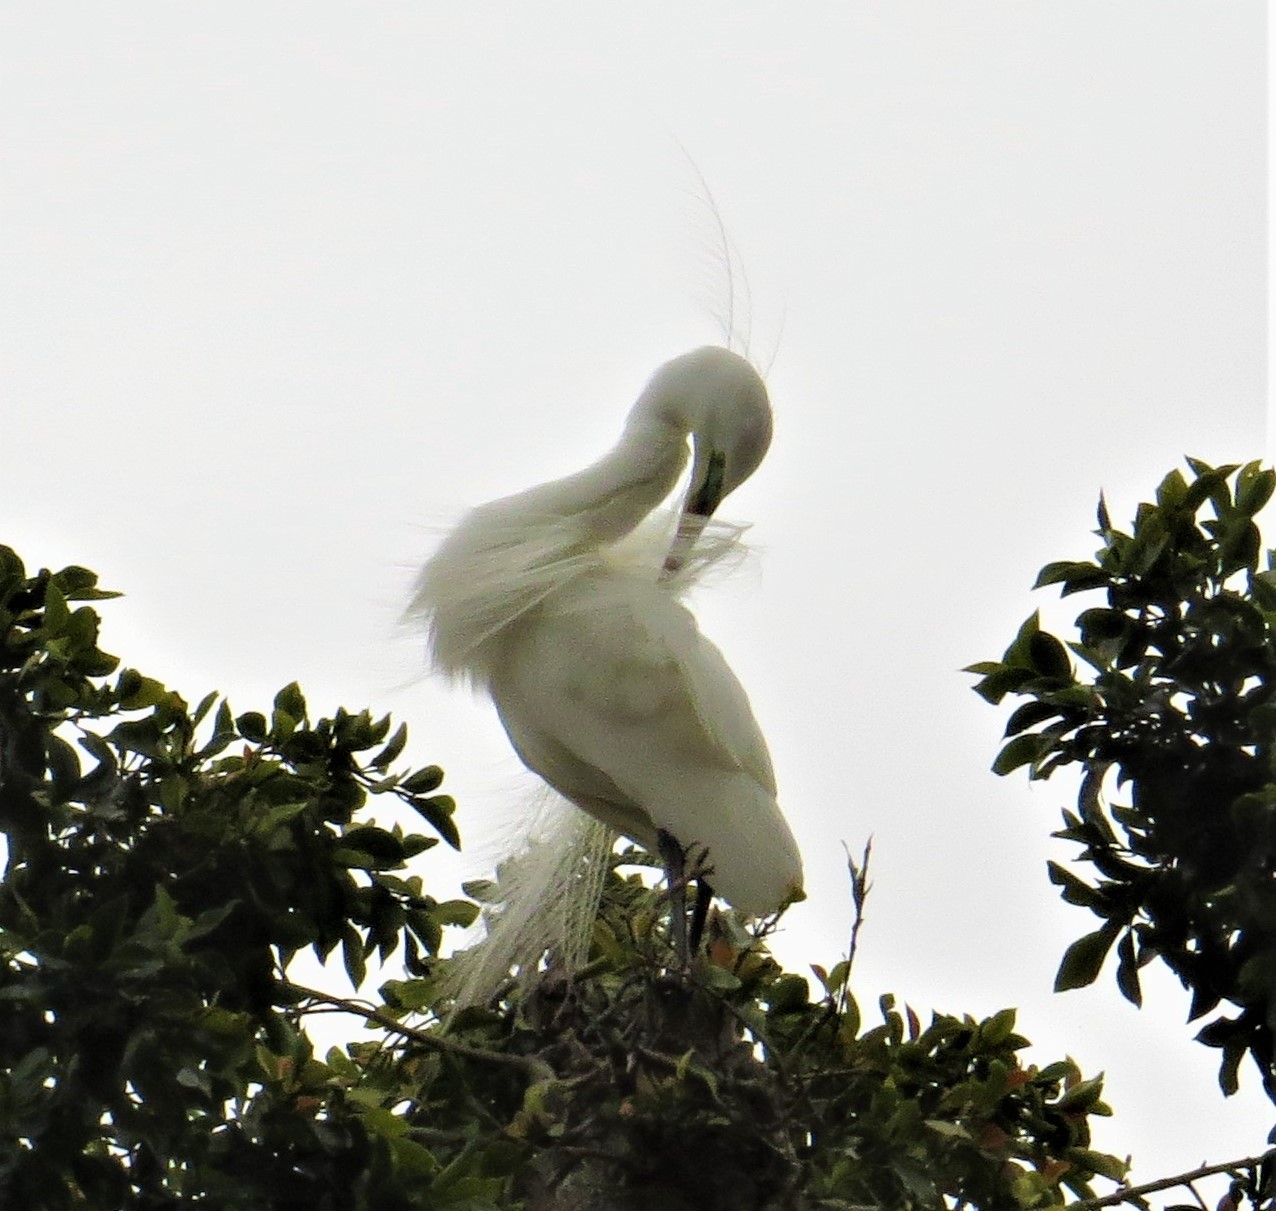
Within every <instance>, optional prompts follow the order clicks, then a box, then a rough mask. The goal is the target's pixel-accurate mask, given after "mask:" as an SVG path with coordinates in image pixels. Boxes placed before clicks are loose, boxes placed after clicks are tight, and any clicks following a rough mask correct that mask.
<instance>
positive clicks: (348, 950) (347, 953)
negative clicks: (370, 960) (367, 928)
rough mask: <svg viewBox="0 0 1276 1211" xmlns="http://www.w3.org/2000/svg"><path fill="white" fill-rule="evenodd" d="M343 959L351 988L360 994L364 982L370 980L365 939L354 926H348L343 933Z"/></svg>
mask: <svg viewBox="0 0 1276 1211" xmlns="http://www.w3.org/2000/svg"><path fill="white" fill-rule="evenodd" d="M341 958H342V961H343V962H344V963H345V968H346V975H347V976H349V977H350V984H351V987H353V988H354V990H355V991H356V992H358V991H359V989H360V987H361V986H362V985H363V981H364V980H366V979H367V978H368V964H367V955H366V953H365V952H364V948H363V939H362V938H361V937H360V936H359V933H358V931H357V930H356V929H355V928H354V926H353V925H347V926H346V927H345V928H344V929H343V930H342V932H341Z"/></svg>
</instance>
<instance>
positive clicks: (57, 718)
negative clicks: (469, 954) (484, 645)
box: [0, 548, 472, 1208]
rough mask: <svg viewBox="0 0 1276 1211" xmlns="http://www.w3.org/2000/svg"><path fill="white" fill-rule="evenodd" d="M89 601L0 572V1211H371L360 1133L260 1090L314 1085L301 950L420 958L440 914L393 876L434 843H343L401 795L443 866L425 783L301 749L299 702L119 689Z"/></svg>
mask: <svg viewBox="0 0 1276 1211" xmlns="http://www.w3.org/2000/svg"><path fill="white" fill-rule="evenodd" d="M95 585H96V578H95V577H94V576H93V575H92V574H91V573H89V572H86V571H85V570H83V569H81V568H68V569H65V570H64V571H62V572H59V573H57V574H56V575H50V574H49V573H48V572H41V573H40V574H39V575H38V576H36V577H34V578H30V579H28V578H27V577H26V575H25V572H24V569H23V567H22V565H21V563H20V562H19V560H18V558H17V557H16V555H14V554H13V552H12V551H10V550H8V549H7V548H0V828H3V830H4V833H5V835H6V838H7V845H8V864H7V868H6V870H5V875H4V881H3V884H0V964H2V966H0V1205H4V1206H15V1207H18V1206H21V1207H32V1208H35V1207H40V1208H46V1207H47V1208H58V1207H73V1206H91V1207H113V1208H114V1207H126V1206H138V1207H142V1206H147V1207H149V1206H162V1205H165V1202H164V1198H166V1197H173V1198H181V1199H191V1198H194V1197H195V1196H196V1195H197V1194H206V1195H208V1196H210V1197H213V1196H216V1198H217V1200H218V1201H219V1202H220V1201H221V1197H222V1196H221V1194H220V1193H219V1192H224V1191H233V1192H234V1197H233V1198H230V1197H227V1198H226V1199H225V1202H224V1203H223V1205H232V1204H233V1205H235V1206H237V1207H245V1208H249V1207H255V1206H262V1207H266V1206H269V1207H272V1208H274V1207H280V1206H293V1205H296V1206H301V1205H306V1206H309V1207H327V1206H331V1207H334V1208H337V1207H341V1208H345V1207H358V1206H365V1205H377V1206H381V1205H383V1204H381V1203H379V1202H377V1200H376V1199H375V1198H374V1197H373V1191H374V1189H375V1187H376V1185H377V1182H378V1180H380V1179H379V1178H378V1176H377V1175H378V1173H379V1172H380V1170H381V1169H385V1170H386V1171H387V1172H388V1165H389V1162H388V1159H386V1158H385V1156H384V1155H383V1154H382V1153H378V1152H377V1150H376V1149H375V1148H373V1147H372V1146H371V1144H370V1142H369V1138H368V1135H367V1132H366V1131H365V1130H364V1128H363V1126H362V1125H361V1123H360V1122H359V1120H358V1119H357V1118H355V1119H351V1120H350V1121H346V1119H347V1118H348V1117H349V1116H334V1117H332V1118H330V1119H329V1120H328V1121H326V1122H319V1121H317V1120H314V1119H313V1118H306V1117H297V1116H296V1115H295V1114H293V1113H292V1112H291V1109H290V1105H291V1102H290V1099H289V1098H276V1097H275V1095H274V1093H273V1091H272V1090H270V1089H269V1088H268V1087H267V1088H262V1086H263V1085H265V1084H266V1081H265V1073H263V1071H262V1068H263V1063H264V1064H266V1065H267V1066H269V1065H271V1064H274V1063H275V1062H276V1060H275V1059H274V1058H272V1057H289V1058H290V1060H291V1061H292V1062H295V1063H296V1064H300V1065H304V1063H305V1062H306V1060H307V1056H308V1047H307V1044H306V1041H305V1039H304V1037H303V1036H301V1035H300V1034H299V1032H298V1023H297V1018H296V1014H295V1013H294V1012H292V1011H291V1009H290V1007H289V1006H288V1005H287V1004H286V1003H281V994H280V985H279V980H278V976H279V972H280V971H281V968H282V965H283V964H284V963H285V962H286V961H287V959H288V958H289V957H290V956H291V955H292V954H294V953H295V952H296V951H297V950H299V949H301V948H302V947H311V948H313V950H314V951H315V952H316V953H317V954H318V955H320V956H326V955H327V954H328V953H329V952H331V951H332V950H333V949H334V948H335V947H336V946H338V945H341V946H342V947H343V948H344V954H345V959H346V965H347V967H348V968H349V969H350V971H351V974H352V978H355V979H356V980H357V979H358V978H360V977H361V975H362V970H363V962H364V958H365V956H366V955H368V954H369V953H370V952H371V951H373V950H377V951H379V952H380V954H381V955H382V956H383V957H385V956H388V955H391V954H393V953H395V952H396V951H398V950H399V948H400V946H402V947H403V948H404V950H405V952H406V958H407V961H408V964H409V967H413V968H417V969H420V970H424V969H425V956H427V955H429V954H432V953H433V952H434V951H435V950H436V949H437V946H438V942H439V940H440V937H441V933H442V926H443V924H444V923H446V921H447V920H448V919H450V917H451V918H453V919H454V917H455V912H454V910H451V909H450V908H449V906H447V905H439V904H437V903H436V902H435V901H434V900H433V899H431V898H430V897H428V896H426V895H424V894H423V893H422V891H421V887H420V881H419V879H417V878H415V877H413V878H403V877H396V876H394V875H390V874H388V873H386V872H387V871H389V870H391V869H395V868H398V867H402V866H403V864H404V861H405V860H406V859H408V858H410V857H412V856H413V855H415V854H419V853H421V852H422V851H423V850H425V849H427V848H428V847H430V846H431V845H434V844H436V843H437V842H436V840H435V839H434V838H430V837H425V836H419V835H415V834H408V835H405V834H403V833H402V832H401V831H400V830H398V829H394V830H390V831H386V830H383V829H379V828H376V827H374V826H371V825H369V824H366V823H362V822H360V821H359V820H358V819H357V818H358V816H359V814H360V813H361V812H362V811H363V809H364V804H365V800H366V798H367V796H368V794H369V793H372V794H393V795H398V796H399V797H400V798H402V799H404V800H405V801H407V802H409V803H410V804H411V805H412V806H413V807H415V808H416V809H417V810H418V811H419V812H420V813H421V814H422V815H423V816H424V817H425V818H426V819H428V820H430V822H431V823H432V824H434V825H435V826H436V828H437V830H438V831H439V832H441V833H442V834H443V835H444V836H446V837H447V838H448V839H449V840H450V841H452V842H453V843H455V842H456V832H455V828H454V826H453V824H452V821H451V819H450V816H449V812H450V803H449V802H448V801H447V800H446V799H444V798H443V797H442V796H434V797H428V795H427V791H428V790H432V789H433V788H434V786H436V785H437V783H438V773H437V771H433V773H431V774H430V776H429V778H428V779H427V778H426V777H424V772H422V773H418V774H416V775H411V776H409V777H408V778H400V777H398V776H396V775H391V774H388V773H387V772H386V771H387V768H388V765H389V763H390V762H391V761H392V760H393V757H394V755H395V752H396V749H397V748H398V747H401V745H402V740H401V737H400V736H396V737H394V738H393V739H391V740H390V742H389V743H388V744H387V743H386V738H387V736H388V735H389V727H390V725H389V721H388V720H381V721H380V722H375V721H373V720H372V718H371V717H370V716H369V715H368V714H367V713H366V712H365V713H363V714H360V715H349V714H346V713H344V712H338V714H337V715H336V717H335V718H333V719H324V720H320V721H319V722H318V723H317V724H314V725H313V726H312V725H311V723H310V721H309V720H308V718H307V714H306V706H305V702H304V700H303V699H302V696H301V693H300V691H299V690H298V689H297V687H296V686H288V687H287V688H285V689H284V690H281V691H280V693H279V694H278V696H277V697H276V699H275V704H274V709H273V711H272V712H271V716H270V718H269V719H266V718H264V717H263V716H261V715H256V714H248V715H242V716H240V717H239V719H235V718H233V716H232V713H231V710H230V707H229V706H228V705H227V703H225V702H224V701H222V702H220V703H219V702H218V701H217V700H216V698H215V696H213V695H210V696H209V697H207V698H205V699H204V701H203V702H201V703H200V705H199V706H198V707H197V708H196V709H195V710H194V711H190V710H189V709H188V708H187V705H186V703H185V702H184V701H183V700H182V699H181V698H180V697H179V696H178V695H177V694H175V693H172V692H170V691H168V690H166V689H165V688H164V686H163V685H161V684H160V683H159V682H158V681H155V680H153V679H151V678H148V677H143V676H142V675H140V674H139V673H136V672H134V671H133V670H131V669H125V670H123V671H121V672H119V673H116V672H115V670H116V665H117V662H116V660H115V658H114V657H112V656H108V655H106V654H105V653H103V652H102V651H101V650H100V649H99V648H98V647H97V632H98V620H97V616H96V614H95V613H94V611H93V610H92V609H91V608H90V607H88V606H83V605H82V606H79V607H78V608H74V606H73V603H76V602H82V601H86V600H96V599H100V598H103V597H108V596H113V594H106V593H102V592H100V591H99V590H98V589H97V588H96V587H95ZM413 778H414V779H415V782H414V785H415V786H416V787H417V788H418V789H410V788H409V787H408V785H407V784H408V782H410V781H412V779H413ZM471 911H472V910H471ZM263 1056H265V1057H266V1058H265V1059H264V1060H263V1058H262V1057H263ZM254 1087H256V1093H255V1096H254V1095H253V1093H254ZM276 1103H278V1104H276ZM383 1151H384V1150H383ZM285 1157H290V1158H291V1157H295V1158H297V1159H298V1160H299V1162H300V1168H298V1167H297V1166H295V1165H294V1164H293V1160H292V1159H288V1160H285V1159H283V1158H285ZM379 1157H380V1159H378V1158H379ZM161 1192H162V1195H161Z"/></svg>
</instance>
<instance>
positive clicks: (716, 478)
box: [634, 345, 771, 571]
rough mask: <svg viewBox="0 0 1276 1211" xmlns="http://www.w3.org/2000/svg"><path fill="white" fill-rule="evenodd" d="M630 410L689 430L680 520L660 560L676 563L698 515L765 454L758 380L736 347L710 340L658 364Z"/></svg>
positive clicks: (700, 519)
mask: <svg viewBox="0 0 1276 1211" xmlns="http://www.w3.org/2000/svg"><path fill="white" fill-rule="evenodd" d="M634 412H635V414H637V415H640V416H641V417H642V418H643V419H644V420H647V419H654V420H655V421H656V422H657V423H659V424H661V425H665V426H668V427H670V428H672V429H675V430H677V431H678V432H680V433H681V434H686V435H689V436H690V437H691V444H692V464H691V483H690V485H689V486H688V488H687V496H686V500H685V502H684V504H683V509H682V513H683V522H684V524H683V526H682V527H680V535H679V540H678V543H677V544H676V545H675V550H674V551H673V552H671V553H670V556H669V560H668V561H667V562H666V567H667V568H668V570H669V571H676V570H677V568H678V567H679V566H680V565H681V562H682V558H683V555H684V554H685V551H686V550H687V549H689V547H690V545H691V543H693V542H694V541H695V537H696V535H697V534H698V533H699V531H700V529H701V528H702V527H703V526H704V523H705V521H707V520H708V519H709V518H710V517H712V516H713V513H714V511H715V510H716V509H717V507H718V505H719V504H721V502H722V500H723V499H724V498H725V497H726V496H727V495H728V494H729V493H730V492H731V491H733V490H734V489H735V488H738V487H739V486H740V485H741V484H742V483H744V481H745V480H746V479H748V478H749V476H750V475H752V474H753V472H754V471H756V470H757V468H758V464H759V463H760V462H761V461H762V459H763V457H764V456H765V455H766V452H767V447H768V446H770V444H771V404H770V400H769V399H768V397H767V390H766V384H765V383H763V381H762V376H761V375H759V374H758V372H757V371H756V370H755V369H754V368H753V366H752V365H750V364H749V362H748V361H747V360H746V359H745V358H743V357H741V356H740V355H739V354H738V353H732V352H731V351H730V350H729V349H722V348H719V347H717V346H713V345H710V346H706V347H705V348H703V349H694V350H692V352H690V353H684V354H683V355H682V356H681V357H676V358H674V359H673V360H672V361H669V362H666V363H665V364H664V365H663V366H661V367H660V369H659V370H657V371H656V373H655V374H653V375H652V376H651V380H650V382H648V384H647V386H646V389H645V390H644V391H643V393H642V396H641V397H640V398H639V400H638V403H637V405H636V406H635V408H634Z"/></svg>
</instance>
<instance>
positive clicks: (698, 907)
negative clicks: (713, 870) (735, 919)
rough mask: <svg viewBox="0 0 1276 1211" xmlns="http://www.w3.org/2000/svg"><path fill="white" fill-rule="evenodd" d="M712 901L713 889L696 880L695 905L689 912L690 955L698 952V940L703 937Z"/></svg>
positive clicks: (701, 879) (702, 880)
mask: <svg viewBox="0 0 1276 1211" xmlns="http://www.w3.org/2000/svg"><path fill="white" fill-rule="evenodd" d="M712 899H713V888H712V887H710V886H709V884H708V883H706V882H705V880H704V879H703V878H700V879H697V880H696V903H695V907H694V908H693V909H692V910H691V938H690V946H691V953H692V954H696V953H697V952H698V951H699V950H700V940H701V938H703V937H704V924H705V921H707V920H708V919H709V903H710V901H711V900H712Z"/></svg>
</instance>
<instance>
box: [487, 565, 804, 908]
mask: <svg viewBox="0 0 1276 1211" xmlns="http://www.w3.org/2000/svg"><path fill="white" fill-rule="evenodd" d="M507 657H508V658H507V659H506V660H505V661H504V662H503V665H502V668H501V669H500V671H499V673H498V675H497V676H496V677H494V679H493V683H492V692H493V698H494V699H495V701H496V704H497V707H498V710H499V711H500V713H501V718H502V721H503V722H504V724H505V727H506V730H507V731H508V732H509V734H510V738H511V740H512V741H513V742H514V744H515V746H516V747H517V748H518V750H519V752H520V754H521V755H522V756H523V758H524V760H525V761H526V762H527V764H528V765H529V766H531V767H532V768H533V769H535V770H536V772H537V773H539V774H540V775H541V776H542V777H544V778H545V779H546V781H548V782H549V783H551V785H553V786H554V787H556V789H558V790H559V791H560V792H561V793H563V794H564V795H566V796H567V797H568V798H570V799H573V800H574V801H575V802H576V803H578V804H579V805H580V806H581V807H582V808H584V809H585V810H586V811H590V812H592V813H593V814H595V815H598V816H599V817H600V818H602V819H605V820H607V822H608V823H611V824H613V825H615V826H616V827H617V828H620V829H621V831H623V832H626V833H627V834H629V835H630V836H632V837H634V838H635V839H636V840H638V841H639V842H641V843H642V844H644V845H650V844H651V842H652V840H653V836H652V834H653V833H654V831H655V829H665V830H667V831H669V832H670V833H672V834H673V835H674V836H675V837H677V838H678V840H679V841H680V842H681V843H682V844H684V845H688V844H693V843H697V844H700V845H704V846H708V848H709V850H710V858H709V860H710V863H711V864H712V865H713V866H714V868H715V874H714V876H713V883H714V885H715V887H717V889H718V890H719V891H720V892H721V893H722V894H723V895H724V896H725V897H726V898H727V899H728V900H730V901H731V902H732V903H735V904H736V905H737V906H738V907H742V908H746V909H747V910H749V911H759V912H761V911H769V910H770V909H772V908H774V907H776V906H777V905H778V903H779V902H780V900H782V899H783V898H784V897H785V896H786V895H787V894H788V893H789V892H790V891H792V890H794V889H795V887H797V886H799V885H800V880H801V864H800V860H799V859H798V857H797V850H796V846H795V845H794V843H793V839H792V835H791V834H790V833H789V830H788V826H787V824H785V822H784V819H783V817H782V816H781V815H780V812H779V808H778V807H777V805H776V803H775V778H774V774H773V772H772V768H771V760H770V757H769V755H768V753H767V749H766V743H765V741H764V740H763V738H762V734H761V732H760V730H759V729H758V726H757V723H756V721H755V720H754V717H753V712H752V710H751V708H750V706H749V701H748V698H747V696H746V695H745V692H744V690H743V688H742V687H741V686H740V683H739V682H738V681H737V680H736V678H735V675H734V674H733V673H732V672H731V670H730V668H729V667H728V665H727V663H726V661H725V660H724V659H723V658H722V655H721V653H720V652H719V651H718V649H717V648H716V647H714V646H713V644H711V643H710V642H709V641H708V640H706V639H705V638H704V637H703V636H702V635H701V634H700V632H699V629H698V628H697V627H696V624H695V620H694V619H693V618H692V616H691V615H690V613H689V612H688V611H687V610H685V609H684V608H683V607H682V606H680V605H679V604H678V603H677V602H676V601H675V600H674V599H673V598H672V597H671V596H670V594H669V593H668V592H666V591H665V590H664V589H662V588H661V587H660V586H658V585H656V584H654V583H651V582H644V581H642V580H639V579H638V578H630V577H621V576H618V575H615V574H611V575H600V576H598V577H591V578H586V579H583V580H581V581H580V582H578V583H577V584H576V585H575V586H573V588H572V589H571V590H569V591H566V592H564V593H561V594H559V595H557V596H556V597H555V598H554V599H553V600H552V601H546V602H545V603H543V604H542V605H541V606H540V607H539V608H538V609H537V610H536V611H533V612H532V614H530V615H529V616H528V617H527V618H526V619H525V620H524V621H523V622H522V623H521V624H520V627H519V631H518V634H517V635H516V636H511V644H510V647H509V648H508V649H507ZM626 820H627V821H628V824H627V823H626ZM777 855H778V856H777Z"/></svg>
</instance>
